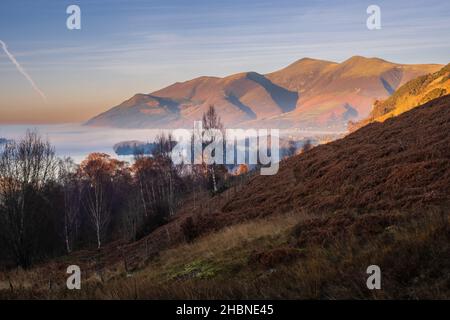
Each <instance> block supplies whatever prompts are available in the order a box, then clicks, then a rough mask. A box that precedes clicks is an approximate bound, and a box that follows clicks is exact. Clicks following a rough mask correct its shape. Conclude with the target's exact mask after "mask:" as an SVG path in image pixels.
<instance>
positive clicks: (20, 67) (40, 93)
mask: <svg viewBox="0 0 450 320" xmlns="http://www.w3.org/2000/svg"><path fill="white" fill-rule="evenodd" d="M0 45H1V46H2V48H3V51H5V53H6V55H7V56H8V58H9V59H10V60H11V62H12V63H13V64H14V65H15V66H16V68H17V70H19V72H20V73H21V74H22V75H23V76H24V77H25V78H26V79H27V80H28V82H29V83H30V84H31V86H32V87H33V89H34V91H36V92H37V93H38V94H39V95H40V96H41V97H42V99H43V100H44V102H47V97H46V95H45V93H44V92H42V90H41V89H39V87H38V86H37V85H36V83H35V82H34V81H33V79H32V78H31V76H30V75H29V74H28V73H27V72H26V71H25V69H24V68H22V66H21V65H20V64H19V62H17V60H16V58H14V56H13V55H12V54H11V53H10V52H9V51H8V47H7V46H6V43H4V42H3V41H2V40H0Z"/></svg>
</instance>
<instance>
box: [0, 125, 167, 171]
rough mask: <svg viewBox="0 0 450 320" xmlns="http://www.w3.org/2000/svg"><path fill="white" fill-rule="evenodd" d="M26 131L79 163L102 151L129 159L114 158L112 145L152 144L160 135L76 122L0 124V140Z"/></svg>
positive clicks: (154, 131) (149, 130)
mask: <svg viewBox="0 0 450 320" xmlns="http://www.w3.org/2000/svg"><path fill="white" fill-rule="evenodd" d="M27 130H36V131H37V132H38V133H39V134H40V135H42V136H43V137H45V138H47V139H48V140H49V141H50V143H51V144H52V145H53V146H54V147H55V149H56V153H57V155H58V156H60V157H71V158H73V159H74V161H75V162H77V163H79V162H81V161H82V160H83V159H84V158H85V157H86V156H87V155H88V154H89V153H92V152H103V153H106V154H109V155H111V156H113V157H116V158H120V159H123V160H129V159H130V158H131V157H125V156H117V155H116V154H115V152H114V150H113V146H114V144H116V143H118V142H121V141H128V140H139V141H143V142H147V141H153V140H154V138H155V137H156V135H158V134H159V133H161V132H162V131H161V130H158V129H136V130H134V129H115V128H95V127H87V126H83V125H81V124H77V123H71V124H51V125H34V124H30V125H27V124H20V125H0V138H6V139H18V138H21V137H23V136H24V135H25V133H26V132H27Z"/></svg>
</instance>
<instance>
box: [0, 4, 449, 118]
mask: <svg viewBox="0 0 450 320" xmlns="http://www.w3.org/2000/svg"><path fill="white" fill-rule="evenodd" d="M71 4H77V5H79V6H80V7H81V11H82V29H81V30H76V31H69V30H68V29H67V28H66V19H67V17H68V15H67V14H66V8H67V6H68V5H71ZM370 4H377V5H379V6H380V7H381V13H382V29H381V30H376V31H369V30H368V29H367V28H366V19H367V16H368V15H367V13H366V8H367V7H368V6H369V5H370ZM0 40H3V41H4V42H5V43H6V44H7V45H8V48H9V50H10V52H11V53H12V54H14V56H15V57H16V59H17V60H18V61H19V63H21V64H22V66H23V67H24V68H25V69H26V70H27V72H28V73H29V74H30V75H31V76H32V78H33V80H34V81H35V82H36V83H37V85H38V86H39V87H40V89H41V90H42V91H44V92H45V94H46V95H47V97H48V102H46V103H44V102H43V101H41V99H40V98H39V96H37V94H36V92H34V91H33V90H32V88H31V86H30V85H29V83H27V82H26V80H25V79H24V78H23V76H22V75H21V74H19V73H18V72H17V70H16V69H15V67H14V66H13V65H12V64H11V62H10V61H9V60H8V58H7V56H6V55H5V54H3V52H0V122H67V121H82V120H86V119H87V118H89V117H90V116H93V115H95V114H97V113H98V112H101V111H104V110H106V109H108V108H109V107H112V106H114V105H117V104H119V103H120V102H122V101H123V100H125V99H127V98H129V97H130V96H132V95H133V94H134V93H137V92H144V93H148V92H151V91H154V90H156V89H159V88H161V87H164V86H166V85H169V84H171V83H173V82H176V81H184V80H188V79H191V78H194V77H197V76H201V75H215V76H225V75H229V74H232V73H236V72H242V71H257V72H260V73H267V72H270V71H274V70H276V69H279V68H282V67H284V66H286V65H288V64H289V63H292V62H294V61H295V60H297V59H300V58H302V57H314V58H319V59H327V60H333V61H343V60H345V59H347V58H349V57H350V56H353V55H364V56H377V57H381V58H384V59H387V60H391V61H394V62H399V63H442V64H445V63H448V62H450V61H449V60H450V59H449V57H450V55H449V53H450V2H449V1H434V0H429V1H422V0H421V1H419V0H411V1H392V0H391V1H376V0H372V1H300V0H297V1H292V0H277V1H275V0H272V1H267V0H263V1H252V0H247V1H243V0H240V1H237V0H227V1H214V0H209V1H204V0H191V1H180V0H177V1H172V0H164V1H163V0H147V1H144V0H110V1H106V0H82V1H66V0H34V1H33V0H27V1H24V0H2V1H0Z"/></svg>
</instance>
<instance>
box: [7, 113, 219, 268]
mask: <svg viewBox="0 0 450 320" xmlns="http://www.w3.org/2000/svg"><path fill="white" fill-rule="evenodd" d="M203 122H204V125H205V127H206V128H211V127H217V128H221V124H220V120H219V118H218V117H217V114H216V113H215V110H214V109H213V108H210V110H209V111H208V113H207V114H206V115H205V117H204V119H203ZM173 143H174V142H173V141H172V138H171V137H170V136H167V137H166V136H165V135H164V134H162V135H160V136H159V137H158V138H157V144H158V148H157V150H156V152H155V153H154V154H153V155H152V156H151V157H149V156H144V155H142V154H136V156H135V161H134V162H133V164H128V163H126V162H123V161H119V160H117V159H114V158H111V157H110V156H109V155H107V154H103V153H92V154H90V155H89V156H88V157H87V158H86V159H85V160H84V161H83V162H82V163H81V164H75V163H74V162H73V161H72V160H71V159H70V158H65V159H59V158H58V157H56V155H55V150H54V148H53V147H52V146H51V145H50V144H49V142H48V141H46V140H44V139H43V138H42V137H41V136H40V135H39V134H38V133H37V132H28V133H27V134H26V136H25V137H24V138H23V139H21V140H19V141H8V142H7V143H5V144H4V145H3V146H2V149H1V150H0V267H1V266H6V265H9V266H17V265H18V266H22V267H28V266H30V265H31V264H32V263H34V262H36V261H39V260H42V259H46V258H51V257H54V256H57V255H61V254H66V253H70V252H72V251H73V250H77V249H81V248H99V249H100V248H101V247H102V246H104V245H105V244H106V243H108V242H110V241H114V240H118V239H122V240H128V241H134V240H137V239H138V238H140V237H143V236H145V235H147V234H149V233H150V232H151V231H152V230H154V229H155V228H158V227H159V226H161V225H163V224H165V223H166V222H167V221H168V220H169V219H170V217H171V216H172V215H174V214H175V212H176V209H177V207H179V206H180V204H181V202H182V200H183V198H184V197H186V196H187V195H188V194H191V193H195V192H197V191H199V189H203V190H205V189H207V188H210V190H211V192H217V191H218V188H219V183H220V182H221V181H223V180H224V175H225V174H226V168H222V167H220V166H218V165H215V164H212V165H204V164H202V165H192V166H190V167H189V168H186V166H175V165H174V164H173V163H172V161H171V158H170V151H171V150H172V147H173Z"/></svg>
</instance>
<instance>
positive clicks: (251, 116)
mask: <svg viewBox="0 0 450 320" xmlns="http://www.w3.org/2000/svg"><path fill="white" fill-rule="evenodd" d="M441 68H442V65H437V64H415V65H405V64H397V63H392V62H388V61H385V60H382V59H379V58H365V57H361V56H354V57H352V58H350V59H348V60H346V61H344V62H342V63H336V62H331V61H324V60H317V59H310V58H304V59H300V60H298V61H296V62H295V63H293V64H291V65H289V66H288V67H286V68H284V69H281V70H278V71H275V72H272V73H269V74H265V75H263V74H259V73H256V72H244V73H238V74H234V75H231V76H228V77H224V78H219V77H199V78H196V79H193V80H189V81H186V82H177V83H175V84H173V85H170V86H168V87H166V88H163V89H161V90H158V91H155V92H152V93H150V94H136V95H134V96H133V97H131V98H130V99H128V100H126V101H124V102H123V103H121V104H120V105H118V106H116V107H113V108H111V109H110V110H108V111H106V112H104V113H102V114H100V115H97V116H95V117H94V118H92V119H90V120H89V121H87V122H86V125H89V126H109V127H119V128H176V127H186V128H191V127H192V125H193V121H195V120H199V119H201V117H202V115H203V113H204V112H205V111H206V110H207V108H208V107H209V106H210V105H214V106H215V107H216V109H217V111H218V113H219V115H220V117H221V119H222V122H223V123H224V125H225V126H226V127H260V128H269V127H272V128H273V127H276V128H280V129H284V128H293V127H301V128H321V129H325V128H326V129H335V130H343V129H345V128H346V126H347V123H348V122H349V121H359V120H362V119H364V118H366V117H367V116H369V114H370V112H371V110H372V106H373V103H374V101H376V100H384V99H387V98H388V97H390V96H391V95H392V94H393V93H394V91H395V90H396V89H397V88H399V87H401V86H402V85H404V84H405V83H407V82H409V81H410V80H412V79H415V78H417V77H419V76H423V75H426V74H429V73H433V72H436V71H438V70H439V69H441Z"/></svg>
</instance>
